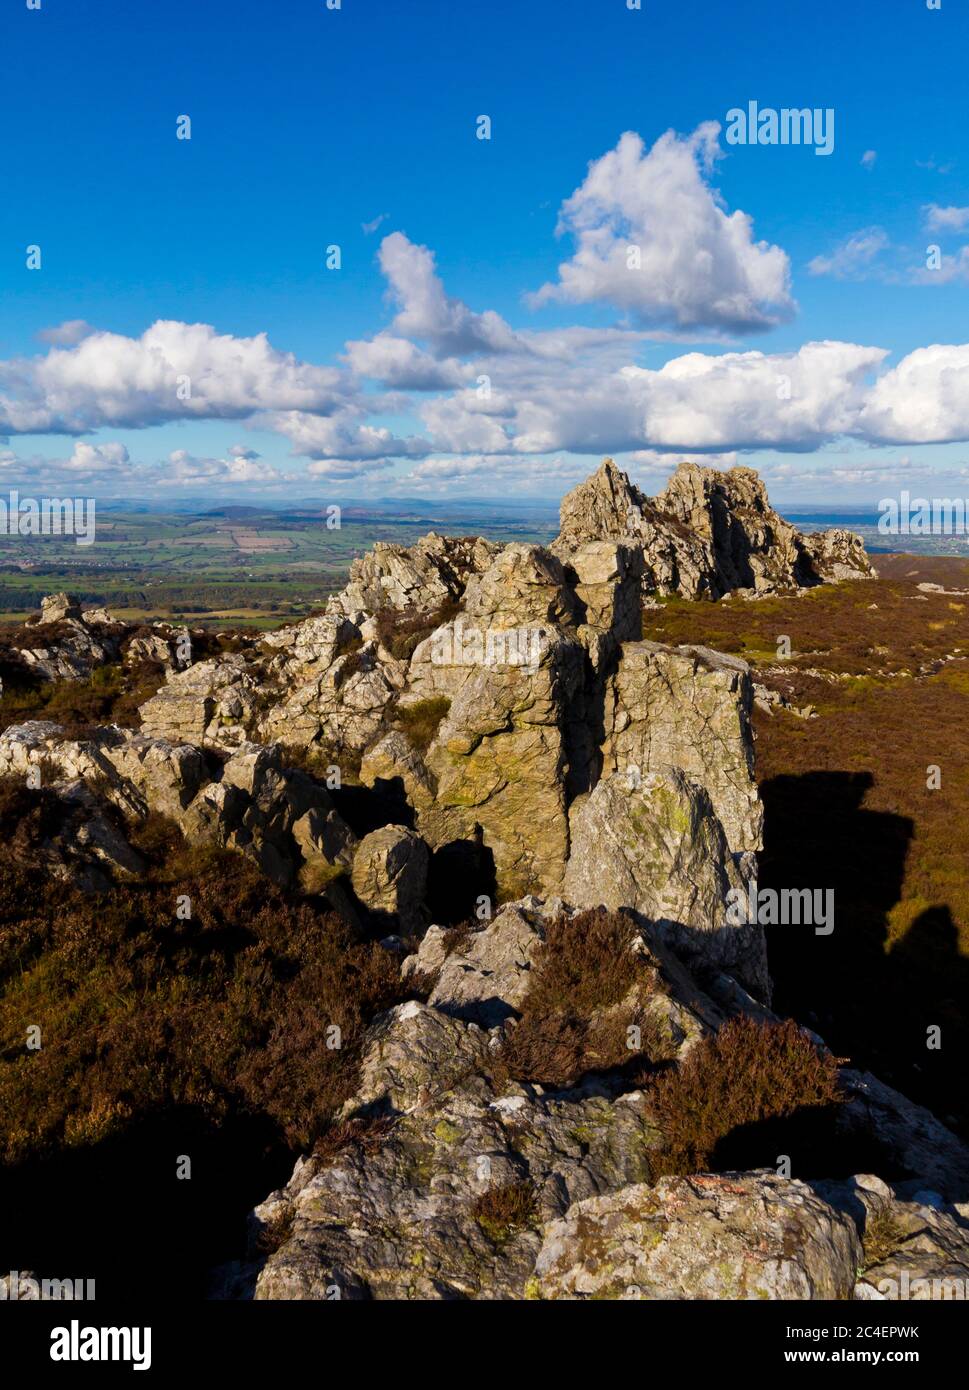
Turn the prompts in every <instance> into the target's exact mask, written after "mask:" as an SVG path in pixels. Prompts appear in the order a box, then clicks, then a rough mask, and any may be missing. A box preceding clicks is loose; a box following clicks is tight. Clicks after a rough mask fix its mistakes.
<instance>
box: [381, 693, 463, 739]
mask: <svg viewBox="0 0 969 1390" xmlns="http://www.w3.org/2000/svg"><path fill="white" fill-rule="evenodd" d="M450 708H451V701H450V700H449V699H447V697H446V696H444V695H435V696H432V697H431V699H429V700H417V701H415V702H414V704H412V705H398V706H397V708H396V710H395V712H394V721H395V723H396V724H397V725H398V726H399V728H400V729H401V730H402V732H403V733H404V734H406V736H407V738H408V740H409V742H410V743H411V744H412V746H413V747H414V748H416V749H417V751H418V752H419V753H426V752H427V750H428V748H430V746H431V744H432V743H433V741H434V735H435V734H436V733H437V731H438V728H439V727H440V725H441V722H442V720H443V719H444V718H445V716H446V715H447V712H448V710H449V709H450Z"/></svg>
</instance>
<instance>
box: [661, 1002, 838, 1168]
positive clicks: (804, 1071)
mask: <svg viewBox="0 0 969 1390" xmlns="http://www.w3.org/2000/svg"><path fill="white" fill-rule="evenodd" d="M647 1097H648V1104H649V1108H650V1111H651V1114H652V1115H653V1116H654V1117H655V1119H656V1123H657V1125H658V1126H659V1129H660V1131H661V1133H662V1135H663V1140H664V1147H663V1149H662V1150H661V1151H660V1152H659V1154H658V1155H656V1156H655V1159H654V1174H655V1176H659V1174H660V1173H673V1174H685V1173H699V1172H703V1171H704V1170H705V1169H709V1168H712V1167H716V1166H719V1165H718V1163H717V1158H718V1147H719V1146H720V1144H721V1142H722V1141H723V1140H725V1139H727V1138H728V1137H729V1136H732V1135H736V1134H737V1132H738V1131H742V1130H744V1129H745V1128H748V1127H752V1126H758V1125H763V1124H764V1122H765V1121H771V1120H775V1121H776V1120H790V1119H791V1118H792V1117H793V1116H795V1115H797V1114H798V1113H799V1112H802V1111H804V1110H807V1109H812V1108H815V1107H827V1106H832V1105H835V1104H837V1103H838V1100H839V1092H838V1063H837V1060H836V1059H835V1058H833V1057H832V1056H830V1054H827V1053H822V1052H821V1051H820V1049H819V1048H818V1047H817V1046H816V1045H815V1044H814V1043H813V1042H812V1041H811V1039H810V1038H809V1037H808V1036H807V1034H806V1033H804V1032H803V1031H802V1029H800V1028H799V1027H798V1026H797V1024H796V1023H794V1022H793V1020H791V1019H786V1020H785V1021H784V1022H783V1023H758V1022H756V1021H755V1020H754V1019H752V1018H748V1017H746V1016H741V1017H739V1018H734V1019H730V1020H728V1021H727V1022H726V1023H725V1024H724V1025H723V1027H722V1028H721V1029H720V1031H719V1033H717V1034H716V1035H714V1036H713V1037H709V1038H704V1039H703V1040H702V1041H700V1042H698V1043H696V1044H695V1046H694V1047H693V1048H691V1050H690V1052H689V1053H688V1054H687V1056H686V1058H685V1059H684V1060H683V1061H682V1062H680V1063H679V1064H678V1065H677V1066H675V1067H673V1068H671V1069H670V1070H668V1071H664V1072H662V1073H661V1074H660V1075H658V1076H657V1077H655V1078H653V1079H652V1080H651V1081H650V1082H649V1084H648V1089H647ZM774 1157H775V1156H774V1155H773V1154H772V1155H771V1161H773V1159H774Z"/></svg>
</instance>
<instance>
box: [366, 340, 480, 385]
mask: <svg viewBox="0 0 969 1390" xmlns="http://www.w3.org/2000/svg"><path fill="white" fill-rule="evenodd" d="M346 359H347V361H348V363H349V364H350V368H351V370H352V371H353V372H355V373H356V374H357V375H358V376H362V377H369V378H370V380H372V381H379V382H382V383H383V385H385V386H390V387H399V388H400V389H402V390H406V391H440V390H443V389H446V388H448V387H451V386H460V385H461V384H462V383H463V382H464V381H466V380H467V378H468V376H469V375H470V374H471V368H470V367H469V366H468V365H467V364H463V363H461V362H459V361H458V360H457V359H456V358H454V357H447V358H444V359H443V360H438V359H437V358H435V357H432V356H431V354H430V353H428V352H424V351H422V350H421V348H419V347H418V346H417V344H416V343H412V342H411V341H410V339H409V338H398V337H396V336H395V335H394V334H393V333H378V334H377V335H376V336H375V337H373V338H367V339H362V340H359V341H350V342H348V343H347V345H346Z"/></svg>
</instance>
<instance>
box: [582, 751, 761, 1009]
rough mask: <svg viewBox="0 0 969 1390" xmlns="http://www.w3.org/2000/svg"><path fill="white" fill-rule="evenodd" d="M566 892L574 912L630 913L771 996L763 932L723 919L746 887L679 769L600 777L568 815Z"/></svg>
mask: <svg viewBox="0 0 969 1390" xmlns="http://www.w3.org/2000/svg"><path fill="white" fill-rule="evenodd" d="M571 828H572V852H571V855H570V857H569V862H568V867H567V868H566V871H565V876H564V879H563V882H562V895H563V897H565V898H566V900H567V901H568V902H570V903H572V904H573V905H575V906H577V907H597V906H599V905H602V906H604V907H609V908H613V909H616V908H620V907H630V908H633V909H634V910H635V911H636V912H638V913H640V914H641V915H642V916H643V917H644V918H646V919H647V920H648V921H649V922H651V923H653V924H654V925H655V926H656V927H657V928H658V929H659V931H660V932H661V934H662V936H663V937H664V939H666V940H667V941H668V942H669V943H670V944H671V945H672V946H674V948H675V949H676V950H677V951H679V952H680V953H682V954H683V955H684V957H685V958H686V959H687V960H692V961H694V962H698V963H703V964H704V965H705V966H706V967H707V968H710V967H716V968H717V969H719V970H724V971H727V972H729V973H732V974H736V975H737V977H738V978H739V979H740V980H741V981H742V982H743V983H744V984H745V985H746V986H747V988H749V989H750V990H751V991H752V992H753V993H754V994H755V995H757V996H758V997H759V998H766V997H768V996H769V990H770V984H769V977H768V974H767V961H766V951H765V946H764V936H763V930H762V928H761V927H759V926H757V925H756V924H748V925H741V926H732V925H730V924H729V923H728V921H727V907H728V905H729V902H730V899H729V898H728V896H727V895H728V893H729V892H730V891H731V890H735V891H742V889H743V879H742V878H741V876H740V874H739V872H738V870H737V868H736V866H735V864H734V862H733V859H732V857H731V854H730V850H729V847H728V845H727V841H726V836H725V834H724V830H723V826H722V825H721V823H720V821H719V819H718V818H717V815H716V813H715V812H714V810H713V806H712V804H711V802H710V798H709V796H708V794H707V792H706V791H705V789H704V788H703V787H701V786H700V785H699V783H697V782H694V781H693V780H692V779H691V778H689V777H688V776H686V774H684V773H683V772H681V771H680V770H679V769H678V768H672V767H667V768H654V769H653V770H652V771H650V772H647V773H644V774H642V775H637V776H636V777H634V778H632V779H630V778H628V777H625V776H623V775H622V774H619V773H613V774H612V775H611V776H609V777H604V778H603V779H602V780H601V781H600V782H599V783H598V784H597V785H596V787H595V789H594V790H593V791H592V792H591V793H590V795H589V796H587V797H584V798H582V799H580V800H579V801H578V802H576V804H575V806H574V807H573V811H572V821H571Z"/></svg>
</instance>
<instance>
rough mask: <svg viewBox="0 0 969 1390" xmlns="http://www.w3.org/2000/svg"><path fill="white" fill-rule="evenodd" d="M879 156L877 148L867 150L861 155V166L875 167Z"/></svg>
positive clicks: (865, 167)
mask: <svg viewBox="0 0 969 1390" xmlns="http://www.w3.org/2000/svg"><path fill="white" fill-rule="evenodd" d="M877 158H878V151H877V150H865V153H864V154H863V155H862V156H861V167H862V168H863V169H874V167H875V161H876V160H877Z"/></svg>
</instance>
